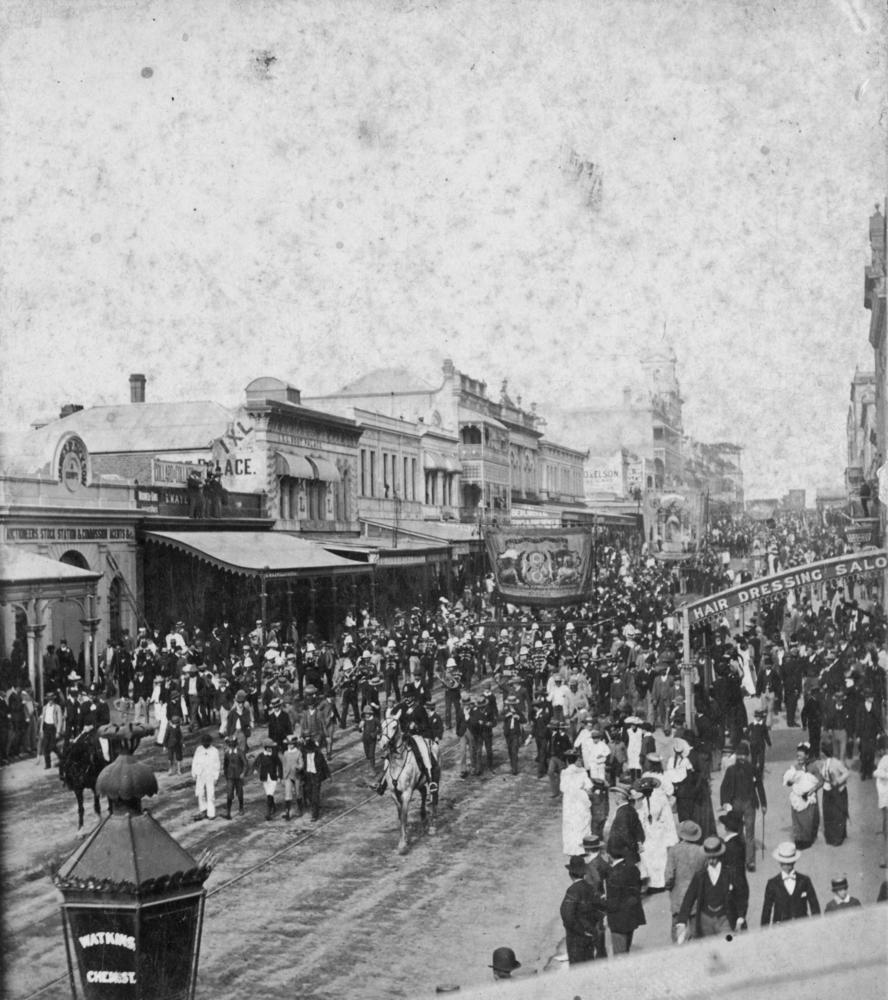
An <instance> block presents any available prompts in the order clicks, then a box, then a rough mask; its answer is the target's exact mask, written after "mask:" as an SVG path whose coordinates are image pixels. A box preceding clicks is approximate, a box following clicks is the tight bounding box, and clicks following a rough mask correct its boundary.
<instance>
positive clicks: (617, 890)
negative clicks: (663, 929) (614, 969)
mask: <svg viewBox="0 0 888 1000" xmlns="http://www.w3.org/2000/svg"><path fill="white" fill-rule="evenodd" d="M606 905H607V924H608V927H610V929H611V931H612V932H613V933H615V934H631V933H632V932H633V931H634V930H635V928H636V927H641V926H642V924H646V923H647V921H646V920H645V917H644V909H643V907H642V905H641V872H639V870H638V866H637V865H635V864H634V863H633V862H632V861H630V860H629V859H626V860H624V861H620V862H618V863H617V864H615V865H614V866H613V867H612V868H611V870H610V874H609V875H608V877H607V904H606Z"/></svg>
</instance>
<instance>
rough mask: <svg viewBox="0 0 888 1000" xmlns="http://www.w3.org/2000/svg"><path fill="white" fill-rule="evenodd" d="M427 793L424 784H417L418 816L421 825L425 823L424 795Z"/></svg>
mask: <svg viewBox="0 0 888 1000" xmlns="http://www.w3.org/2000/svg"><path fill="white" fill-rule="evenodd" d="M427 794H428V792H427V789H426V786H425V785H420V786H419V818H420V820H421V821H422V825H423V827H425V825H426V818H427V814H426V795H427Z"/></svg>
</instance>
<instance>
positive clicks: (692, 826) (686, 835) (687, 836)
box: [678, 819, 703, 844]
mask: <svg viewBox="0 0 888 1000" xmlns="http://www.w3.org/2000/svg"><path fill="white" fill-rule="evenodd" d="M678 836H679V839H680V840H684V841H687V843H689V844H696V843H697V841H698V840H699V839H700V838H701V837H702V836H703V831H702V830H701V829H700V827H699V826H698V825H697V824H696V823H695V822H694V821H693V820H692V819H684V820H682V821H681V823H679V824H678Z"/></svg>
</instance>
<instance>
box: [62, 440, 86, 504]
mask: <svg viewBox="0 0 888 1000" xmlns="http://www.w3.org/2000/svg"><path fill="white" fill-rule="evenodd" d="M86 468H87V451H86V445H85V444H84V443H83V442H82V441H81V440H80V438H79V437H69V438H68V440H67V441H66V442H65V443H64V444H63V445H62V450H61V451H60V452H59V482H60V483H62V484H63V485H64V486H65V487H66V488H67V489H68V490H70V491H71V492H72V493H73V492H74V490H76V489H78V488H79V487H81V486H86Z"/></svg>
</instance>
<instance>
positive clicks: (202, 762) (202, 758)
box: [191, 733, 222, 820]
mask: <svg viewBox="0 0 888 1000" xmlns="http://www.w3.org/2000/svg"><path fill="white" fill-rule="evenodd" d="M221 770H222V761H221V760H220V759H219V751H218V750H217V749H216V748H215V747H214V746H213V737H212V736H211V735H210V734H209V733H204V734H203V736H202V737H201V740H200V746H198V747H195V750H194V757H193V758H192V761H191V777H192V778H194V782H195V793H196V794H197V815H196V816H195V817H194V818H195V820H200V819H215V818H216V782H217V781H218V779H219V773H220V771H221Z"/></svg>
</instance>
